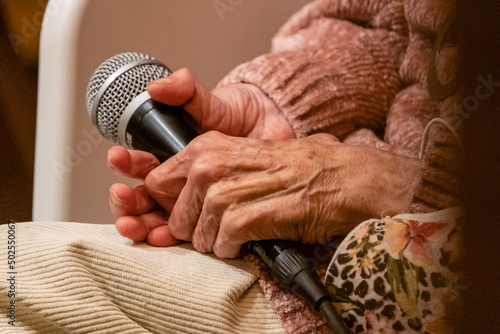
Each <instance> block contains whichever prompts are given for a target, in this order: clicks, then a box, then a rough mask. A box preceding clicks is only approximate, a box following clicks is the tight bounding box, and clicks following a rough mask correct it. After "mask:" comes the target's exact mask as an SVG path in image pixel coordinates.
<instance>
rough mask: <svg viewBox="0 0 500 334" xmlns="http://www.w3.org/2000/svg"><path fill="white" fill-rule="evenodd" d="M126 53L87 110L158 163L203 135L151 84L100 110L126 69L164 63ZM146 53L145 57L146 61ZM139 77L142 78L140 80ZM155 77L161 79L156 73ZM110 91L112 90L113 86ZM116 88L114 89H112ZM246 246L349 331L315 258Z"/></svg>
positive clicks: (264, 243) (119, 140)
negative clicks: (152, 91)
mask: <svg viewBox="0 0 500 334" xmlns="http://www.w3.org/2000/svg"><path fill="white" fill-rule="evenodd" d="M122 55H123V56H122ZM122 55H118V56H115V57H113V58H110V59H109V60H108V61H107V62H105V63H103V65H101V66H102V67H105V66H104V65H106V66H108V67H109V64H110V63H111V64H112V63H113V59H114V58H118V59H120V61H123V59H124V58H125V59H127V60H128V58H131V57H132V58H134V59H133V61H131V62H130V63H128V64H125V65H123V66H121V67H120V66H116V67H117V68H118V69H116V73H112V74H111V75H110V77H109V78H104V79H103V78H102V73H101V75H100V77H99V70H100V69H99V68H98V70H97V71H96V73H94V76H93V77H92V78H91V82H90V84H89V88H88V91H87V108H88V110H89V114H90V116H91V117H92V120H93V121H94V124H95V125H96V126H97V127H98V129H99V131H100V132H101V134H102V135H103V136H104V137H106V138H108V139H111V140H113V141H114V142H115V143H116V144H119V145H122V146H126V147H128V148H130V149H136V150H142V151H146V152H150V153H152V154H153V155H155V156H156V157H157V158H158V160H159V161H160V162H163V161H165V160H167V159H168V158H170V157H172V156H174V155H175V154H177V153H179V152H180V151H181V150H182V149H184V148H185V147H186V146H187V145H188V143H189V142H190V141H191V140H193V139H194V138H195V137H196V136H198V135H199V134H200V130H199V128H198V126H197V124H196V122H195V121H194V119H193V118H192V117H191V116H190V115H189V114H188V113H187V112H186V111H185V110H184V109H183V108H182V107H178V106H177V107H176V106H167V105H165V104H162V103H159V102H156V101H154V100H152V99H151V97H150V96H149V94H148V93H147V92H146V91H145V87H146V86H147V82H146V83H143V82H141V84H142V87H144V91H142V92H137V91H134V92H133V93H131V94H133V95H135V96H132V97H131V98H129V97H127V98H125V99H124V100H126V101H129V102H128V104H127V105H126V106H123V107H124V108H125V109H124V110H119V111H118V112H116V111H109V108H107V109H106V108H103V109H104V110H105V111H104V112H102V111H101V112H99V108H100V106H99V104H100V103H103V104H106V105H108V104H110V103H108V101H107V100H109V99H114V98H115V97H109V96H106V94H107V91H108V90H109V89H110V88H109V87H111V86H112V85H113V83H114V82H113V81H115V80H118V79H119V77H120V76H121V75H126V74H127V72H128V71H130V70H132V69H136V68H137V67H138V66H147V65H149V64H154V66H158V65H160V66H161V65H162V64H161V63H159V62H158V61H156V60H154V58H150V57H149V56H144V55H142V54H135V53H127V54H122ZM144 57H145V59H142V58H144ZM136 58H140V59H139V60H137V59H136ZM151 59H153V60H151ZM134 64H137V65H134ZM151 66H152V65H151ZM163 66H164V65H163ZM111 67H112V66H111ZM164 69H165V70H164V72H163V74H164V75H165V74H166V75H169V74H170V71H169V70H168V69H167V68H166V67H164ZM101 72H102V70H101ZM108 72H109V69H108ZM95 78H96V79H95ZM141 79H142V78H139V79H138V80H139V81H141ZM151 79H152V80H154V79H159V78H158V77H152V78H151ZM99 80H100V82H104V83H102V87H101V86H100V84H101V83H100V82H98V83H96V81H99ZM106 85H107V86H109V87H107V86H106ZM96 86H97V87H96ZM122 86H123V84H122ZM111 90H112V91H113V89H112V88H111ZM116 90H117V89H114V91H116ZM118 94H119V93H118ZM125 94H126V92H125ZM108 95H109V94H108ZM118 99H119V98H118ZM122 105H123V103H122ZM102 120H105V121H102ZM100 122H105V124H100ZM247 248H248V249H249V250H250V251H251V252H252V253H253V254H255V255H257V256H259V257H260V258H261V259H262V260H263V261H264V263H266V265H267V266H269V268H270V269H271V271H272V273H273V274H274V275H275V276H276V277H277V278H278V279H279V280H280V281H281V282H282V283H283V284H284V285H285V286H287V287H288V288H290V289H291V290H292V291H294V292H295V293H296V294H297V295H298V296H300V297H301V298H302V299H304V300H305V301H306V302H307V303H308V304H309V305H310V306H311V307H313V308H314V309H315V310H317V311H320V312H321V313H323V315H324V316H325V318H326V320H327V321H328V323H329V326H330V328H332V329H333V330H334V332H335V333H336V334H339V333H340V334H342V333H350V331H349V330H348V329H347V328H346V327H345V325H344V324H343V322H342V320H341V318H340V316H339V315H338V314H337V313H336V312H335V310H334V309H333V306H332V303H331V300H332V298H331V296H330V294H329V293H328V291H327V290H326V288H325V286H324V285H323V284H322V283H321V281H320V279H319V277H318V276H317V274H316V272H315V271H314V268H313V266H312V265H311V262H310V261H308V260H307V259H306V257H305V256H304V255H303V254H302V253H301V252H300V251H299V249H298V248H297V247H295V243H293V242H289V241H283V240H261V241H251V242H249V243H247Z"/></svg>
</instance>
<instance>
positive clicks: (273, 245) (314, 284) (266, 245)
mask: <svg viewBox="0 0 500 334" xmlns="http://www.w3.org/2000/svg"><path fill="white" fill-rule="evenodd" d="M247 246H248V249H249V250H250V252H251V253H252V254H254V255H257V256H258V257H259V258H260V259H262V261H263V262H264V263H265V264H266V265H267V266H268V267H269V268H270V269H271V272H272V273H273V275H274V276H275V277H276V278H277V279H278V280H279V281H280V282H281V283H283V284H284V285H285V286H286V287H288V288H290V289H291V290H292V291H293V292H294V293H295V294H296V295H297V296H299V297H300V298H302V299H303V300H304V301H305V302H306V303H307V304H308V305H309V306H310V307H312V308H313V309H315V310H316V311H319V312H320V313H321V314H322V315H323V317H324V318H325V320H326V322H327V324H328V327H329V328H330V329H331V330H332V331H333V332H334V333H335V334H350V333H352V332H351V331H350V330H349V329H348V328H347V326H346V325H345V324H344V322H343V321H342V318H341V317H340V315H339V314H338V313H337V311H336V310H335V308H334V307H333V304H332V296H331V295H330V293H329V292H328V290H326V287H325V286H324V285H323V283H321V280H320V279H319V277H318V275H317V274H316V271H315V270H314V268H313V265H312V264H311V262H310V261H309V260H308V259H307V258H306V257H305V256H304V254H303V253H302V252H301V251H300V250H299V249H298V248H297V247H295V246H294V244H293V242H290V241H283V240H259V241H250V242H248V244H247Z"/></svg>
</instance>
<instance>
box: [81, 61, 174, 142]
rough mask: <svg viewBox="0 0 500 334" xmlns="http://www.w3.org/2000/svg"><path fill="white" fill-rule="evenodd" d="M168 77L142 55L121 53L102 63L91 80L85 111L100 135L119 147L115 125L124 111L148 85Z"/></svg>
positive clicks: (158, 66)
mask: <svg viewBox="0 0 500 334" xmlns="http://www.w3.org/2000/svg"><path fill="white" fill-rule="evenodd" d="M148 60H151V62H148ZM170 74H171V73H170V70H169V69H168V68H167V67H166V66H165V65H163V64H161V63H159V62H158V61H155V59H154V58H153V57H150V56H148V55H145V54H142V53H135V52H126V53H121V54H119V55H116V56H114V57H111V58H109V59H108V60H106V61H105V62H104V63H102V64H101V65H100V66H99V67H98V68H97V69H96V71H95V72H94V74H93V75H92V77H91V78H90V81H89V85H88V87H87V96H86V102H87V111H88V113H89V115H90V117H91V118H92V121H93V122H94V124H95V125H96V126H97V128H98V129H99V132H100V133H101V134H102V135H103V136H104V137H105V138H107V139H109V140H112V141H113V142H115V143H117V144H121V143H120V141H119V139H118V123H119V121H120V116H121V115H122V114H123V112H124V110H125V108H127V106H128V105H129V104H130V102H131V101H132V100H133V99H134V98H135V97H137V96H138V95H139V94H141V93H142V92H144V91H146V90H147V84H148V82H150V81H153V80H157V79H161V78H164V77H167V76H169V75H170Z"/></svg>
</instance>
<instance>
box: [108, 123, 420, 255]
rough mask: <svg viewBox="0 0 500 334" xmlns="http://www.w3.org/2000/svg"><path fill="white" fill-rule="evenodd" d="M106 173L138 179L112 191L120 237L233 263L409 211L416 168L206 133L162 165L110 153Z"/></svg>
mask: <svg viewBox="0 0 500 334" xmlns="http://www.w3.org/2000/svg"><path fill="white" fill-rule="evenodd" d="M108 161H109V164H110V168H111V169H112V170H114V171H115V172H117V173H120V174H123V175H126V176H129V177H135V178H141V179H144V185H143V186H139V187H138V188H136V189H132V188H130V187H128V186H125V185H121V184H115V185H113V186H112V187H111V195H110V203H111V208H112V211H113V212H114V213H115V215H117V216H118V217H120V218H119V219H118V220H117V222H116V227H117V229H118V231H119V232H120V233H121V234H122V235H123V236H125V237H128V238H130V239H132V240H144V239H147V240H148V242H149V243H150V244H152V245H157V246H169V245H173V244H176V243H178V240H184V241H192V243H193V246H194V248H195V249H196V250H198V251H200V252H212V251H213V252H214V253H215V254H216V255H217V256H219V257H236V256H238V255H239V252H240V248H241V245H242V244H243V243H245V242H247V241H249V240H261V239H275V238H277V239H289V240H297V241H302V242H304V243H321V242H325V241H326V240H327V238H328V237H329V236H332V235H336V234H339V233H347V232H348V231H349V230H351V229H352V228H353V227H354V226H355V225H356V224H357V223H359V222H360V221H362V220H364V219H367V218H371V217H380V216H381V215H382V214H389V215H390V214H394V213H398V212H403V211H406V210H407V209H408V208H407V207H406V205H407V203H408V194H409V192H410V188H411V186H412V184H413V180H415V178H416V175H417V171H418V162H417V161H416V160H414V159H411V158H406V157H401V156H397V155H394V154H391V153H387V152H382V151H379V150H376V149H371V148H365V147H356V146H348V145H345V144H341V143H339V142H338V140H337V139H336V138H335V137H333V136H330V135H325V134H321V135H314V136H310V137H307V138H304V139H297V140H285V141H271V140H262V139H250V138H237V137H231V136H227V135H224V134H221V133H219V132H208V133H206V134H203V135H201V136H199V137H197V138H196V139H195V140H193V141H192V142H191V143H190V144H189V145H188V146H187V147H186V148H185V149H184V150H183V151H182V152H180V153H179V154H177V155H176V156H174V157H173V158H171V159H169V160H167V161H166V162H165V163H163V164H161V165H159V163H158V161H157V160H156V158H154V157H153V156H152V155H150V154H148V153H144V152H139V151H127V150H125V149H124V148H121V147H114V148H112V149H110V151H109V155H108Z"/></svg>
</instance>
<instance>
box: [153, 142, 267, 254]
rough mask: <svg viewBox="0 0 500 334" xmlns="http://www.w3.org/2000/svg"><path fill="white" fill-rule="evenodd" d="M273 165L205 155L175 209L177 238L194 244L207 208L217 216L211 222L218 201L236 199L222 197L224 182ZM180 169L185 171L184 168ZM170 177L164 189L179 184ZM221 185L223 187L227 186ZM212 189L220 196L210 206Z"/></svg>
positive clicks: (217, 154)
mask: <svg viewBox="0 0 500 334" xmlns="http://www.w3.org/2000/svg"><path fill="white" fill-rule="evenodd" d="M216 142H219V141H216ZM266 162H267V163H266ZM270 163H271V162H270V161H268V159H266V158H262V159H259V162H256V161H255V155H254V154H239V153H237V154H228V153H226V152H216V151H215V152H214V151H211V152H205V153H203V154H201V155H200V156H199V158H197V159H196V160H195V161H194V162H193V163H192V164H191V166H190V167H189V168H190V169H189V175H188V176H187V181H186V182H185V185H184V187H183V188H182V190H181V192H180V193H179V195H178V198H177V201H176V202H175V206H174V207H173V209H172V211H171V216H170V219H169V224H170V228H171V231H172V233H173V235H174V236H175V237H176V238H178V239H181V240H186V241H190V240H192V234H193V231H194V230H195V227H196V226H197V223H198V219H199V217H200V212H201V211H202V207H204V208H207V205H208V207H210V212H211V214H212V215H213V216H210V218H207V219H213V218H214V217H216V216H215V213H214V212H213V211H214V210H213V208H212V207H218V205H219V203H218V202H217V200H223V199H226V198H228V199H233V197H231V195H229V196H226V194H223V193H222V192H223V191H224V187H222V188H221V190H220V191H219V190H217V189H219V188H218V186H219V183H220V182H219V181H220V180H223V179H226V178H230V179H232V180H233V181H235V180H236V179H237V178H238V177H239V175H241V174H243V175H245V174H248V173H255V172H257V173H258V172H260V171H262V170H263V169H265V168H266V166H268V165H269V164H270ZM162 167H163V166H162ZM177 169H181V167H178V168H177ZM169 176H171V174H170V173H167V174H165V176H164V177H161V179H162V181H163V182H166V183H165V186H164V187H166V186H167V184H174V182H175V180H173V179H167V178H169ZM221 184H222V185H223V184H224V182H222V183H221ZM208 189H211V191H212V193H214V192H215V193H219V192H220V196H216V195H214V196H212V195H211V196H209V197H208V198H209V199H210V200H211V201H209V202H207V200H206V199H205V197H206V195H207V190H208ZM262 189H264V190H262ZM259 190H260V191H264V192H266V191H269V190H268V189H267V188H265V187H264V188H263V187H262V186H260V187H259ZM153 196H154V195H153ZM171 196H172V194H171ZM155 198H157V197H155ZM157 200H158V201H160V203H162V202H161V201H162V199H158V198H157ZM223 209H224V207H222V208H221V210H223ZM218 215H219V217H220V213H218ZM204 226H205V225H202V226H201V227H202V228H203V227H204ZM215 233H216V230H215ZM194 246H195V248H196V249H197V250H198V251H200V252H210V251H211V246H212V245H211V244H210V245H207V244H204V243H203V244H199V245H198V244H197V243H194ZM198 246H199V247H198Z"/></svg>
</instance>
